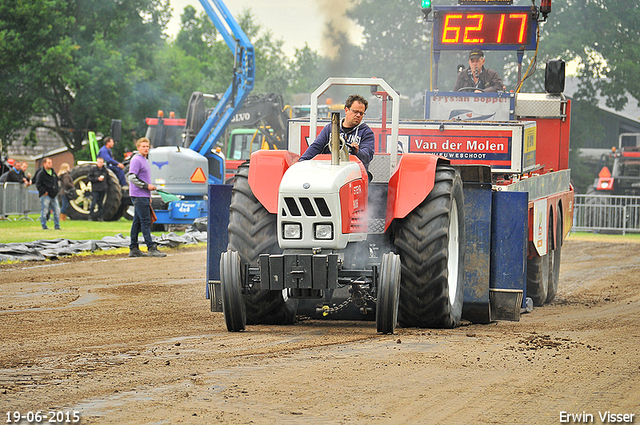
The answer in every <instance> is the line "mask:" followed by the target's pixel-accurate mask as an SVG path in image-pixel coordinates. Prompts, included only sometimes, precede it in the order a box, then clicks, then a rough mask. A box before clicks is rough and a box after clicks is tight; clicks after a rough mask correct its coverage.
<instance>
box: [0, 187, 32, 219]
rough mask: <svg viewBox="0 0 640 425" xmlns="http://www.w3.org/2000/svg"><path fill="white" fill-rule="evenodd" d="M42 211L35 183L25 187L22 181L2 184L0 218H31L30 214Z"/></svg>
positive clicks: (0, 190)
mask: <svg viewBox="0 0 640 425" xmlns="http://www.w3.org/2000/svg"><path fill="white" fill-rule="evenodd" d="M38 212H40V198H39V197H38V190H37V189H36V187H35V185H31V186H28V187H25V186H24V185H23V184H21V183H3V184H2V185H0V220H11V219H12V217H11V216H14V215H17V216H19V217H17V218H16V219H17V220H31V218H30V217H29V216H28V214H33V213H38Z"/></svg>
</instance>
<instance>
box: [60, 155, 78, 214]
mask: <svg viewBox="0 0 640 425" xmlns="http://www.w3.org/2000/svg"><path fill="white" fill-rule="evenodd" d="M58 180H59V181H60V189H62V190H61V191H60V193H61V195H62V197H61V199H62V209H61V210H60V220H62V221H65V220H66V219H67V214H68V209H69V206H70V204H69V198H68V196H67V192H72V191H75V190H76V188H75V187H74V186H73V179H72V178H71V167H69V164H67V163H66V162H63V163H62V164H60V168H59V169H58Z"/></svg>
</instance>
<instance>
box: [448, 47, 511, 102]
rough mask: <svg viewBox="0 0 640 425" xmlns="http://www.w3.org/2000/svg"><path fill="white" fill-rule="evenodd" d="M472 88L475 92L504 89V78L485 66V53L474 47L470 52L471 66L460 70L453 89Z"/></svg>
mask: <svg viewBox="0 0 640 425" xmlns="http://www.w3.org/2000/svg"><path fill="white" fill-rule="evenodd" d="M471 88H475V90H473V91H474V92H475V93H482V92H497V91H504V90H505V86H504V84H503V83H502V78H500V76H499V75H498V73H497V72H496V71H494V70H493V69H488V68H485V67H484V53H483V52H482V50H480V49H473V50H472V51H471V53H469V68H467V69H463V70H461V71H459V72H458V77H457V78H456V84H455V86H453V91H459V90H460V89H468V90H469V91H471Z"/></svg>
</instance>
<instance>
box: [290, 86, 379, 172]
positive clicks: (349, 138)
mask: <svg viewBox="0 0 640 425" xmlns="http://www.w3.org/2000/svg"><path fill="white" fill-rule="evenodd" d="M368 107H369V102H368V101H367V100H366V99H365V98H364V97H362V96H360V95H357V94H352V95H351V96H349V97H348V98H347V100H346V101H345V102H344V115H345V117H344V118H343V119H342V121H341V122H340V138H341V139H344V141H345V143H346V144H347V146H349V153H350V154H352V155H355V156H357V157H358V159H360V161H362V164H363V165H364V168H365V169H367V170H368V169H369V163H370V162H371V160H372V159H373V152H374V141H375V137H374V135H373V131H372V130H371V128H369V126H368V125H367V124H365V123H363V122H362V120H363V118H364V115H365V112H366V110H367V108H368ZM330 138H331V123H329V124H327V125H326V126H325V127H324V128H323V129H322V131H321V132H320V134H319V135H318V137H317V138H316V140H315V141H314V142H313V143H312V144H311V145H310V146H309V148H308V149H307V150H306V151H305V153H304V154H303V155H302V156H301V157H300V159H299V161H306V160H307V159H311V158H313V157H315V156H316V155H318V154H320V153H329V140H330Z"/></svg>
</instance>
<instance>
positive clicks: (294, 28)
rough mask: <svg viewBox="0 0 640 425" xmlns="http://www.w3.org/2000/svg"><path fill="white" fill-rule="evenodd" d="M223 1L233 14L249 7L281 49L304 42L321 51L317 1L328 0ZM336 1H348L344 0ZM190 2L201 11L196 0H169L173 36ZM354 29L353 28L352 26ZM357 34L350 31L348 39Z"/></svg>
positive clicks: (320, 13) (321, 20) (289, 50)
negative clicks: (351, 33) (278, 41)
mask: <svg viewBox="0 0 640 425" xmlns="http://www.w3.org/2000/svg"><path fill="white" fill-rule="evenodd" d="M223 1H224V4H225V5H226V6H227V8H228V9H229V10H230V11H231V14H232V15H233V16H234V17H237V16H238V15H239V14H240V13H241V12H242V11H243V10H244V9H247V8H251V11H252V13H253V16H254V17H255V18H256V20H257V22H258V24H260V25H261V26H262V28H263V30H266V29H269V30H271V32H272V33H273V35H274V37H275V38H276V39H278V40H283V41H284V47H283V49H284V52H285V53H286V54H287V55H288V56H290V57H293V54H294V52H295V49H296V48H298V49H301V48H303V47H304V45H305V43H307V44H308V45H309V47H310V48H311V49H312V50H315V51H318V52H320V53H322V54H326V52H323V51H322V43H321V41H322V30H323V28H324V19H325V17H324V16H323V11H322V10H321V9H320V7H318V4H319V2H323V4H325V5H327V4H330V3H332V1H331V0H324V1H323V0H261V1H255V0H223ZM340 3H342V4H346V3H348V2H347V1H346V0H343V1H341V2H340ZM188 5H191V6H193V7H194V8H195V9H196V10H197V11H198V12H201V11H203V10H204V9H203V7H202V5H201V4H200V1H199V0H171V7H172V8H173V19H172V20H171V22H170V23H169V34H170V35H172V36H175V34H176V33H177V32H178V30H179V26H180V15H181V14H182V11H183V10H184V8H185V6H188ZM354 27H355V25H354ZM354 30H355V28H354ZM357 37H358V33H357V31H354V35H353V38H352V41H354V42H355V41H357V40H355V39H356V38H357Z"/></svg>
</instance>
